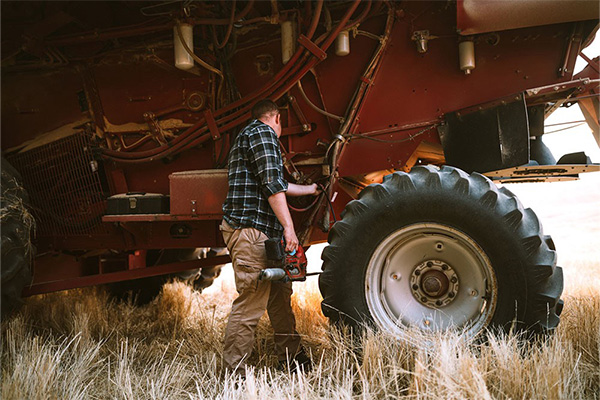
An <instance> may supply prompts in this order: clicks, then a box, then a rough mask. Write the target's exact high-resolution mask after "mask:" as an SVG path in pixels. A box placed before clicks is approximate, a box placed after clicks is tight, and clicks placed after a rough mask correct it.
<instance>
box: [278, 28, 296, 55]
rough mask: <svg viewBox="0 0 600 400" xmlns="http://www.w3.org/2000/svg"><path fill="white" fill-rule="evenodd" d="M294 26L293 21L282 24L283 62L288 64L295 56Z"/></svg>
mask: <svg viewBox="0 0 600 400" xmlns="http://www.w3.org/2000/svg"><path fill="white" fill-rule="evenodd" d="M294 50H295V49H294V24H293V23H292V21H283V22H282V23H281V61H282V62H283V63H284V64H287V62H288V61H290V58H292V55H293V54H294Z"/></svg>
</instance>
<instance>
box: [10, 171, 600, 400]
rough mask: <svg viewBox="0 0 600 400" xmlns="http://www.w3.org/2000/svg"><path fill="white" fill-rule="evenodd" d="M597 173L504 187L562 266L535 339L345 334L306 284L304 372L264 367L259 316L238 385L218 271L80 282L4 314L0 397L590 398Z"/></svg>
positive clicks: (596, 364)
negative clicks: (193, 285) (207, 275)
mask: <svg viewBox="0 0 600 400" xmlns="http://www.w3.org/2000/svg"><path fill="white" fill-rule="evenodd" d="M599 183H600V180H599V179H598V177H590V179H589V180H588V179H585V180H583V181H582V182H574V183H561V184H550V185H536V186H533V188H532V189H530V188H529V187H528V186H527V185H522V186H521V187H518V186H511V187H510V189H511V190H513V191H514V192H515V193H517V194H518V195H519V197H520V198H521V199H522V200H523V202H524V203H525V205H526V206H531V207H532V208H534V209H535V210H536V211H537V212H538V215H540V218H541V220H542V221H543V223H544V227H545V231H546V232H547V233H551V234H552V235H553V237H554V239H555V242H556V245H557V248H558V251H559V264H560V265H561V266H563V268H564V269H565V292H564V295H563V298H564V300H565V309H564V312H563V314H562V322H561V324H560V325H559V328H558V330H557V332H556V334H555V335H553V336H552V337H550V338H548V339H547V340H544V341H539V342H533V343H531V342H527V341H524V340H520V338H519V337H518V336H515V335H512V334H507V335H505V336H494V337H491V338H490V339H489V341H488V342H487V343H485V344H480V343H473V342H469V341H467V340H466V338H465V337H464V336H463V335H461V334H459V333H455V334H446V335H439V336H437V337H425V336H424V335H423V334H420V333H418V332H412V333H411V334H409V335H407V337H406V338H405V339H403V340H400V341H398V340H396V339H395V338H393V337H390V336H387V335H385V334H382V333H376V332H367V333H366V334H365V335H364V336H363V337H361V338H359V340H352V339H351V338H350V337H349V335H348V334H347V333H344V332H339V331H337V330H335V329H332V328H331V327H330V326H329V325H328V322H327V320H326V319H325V318H324V317H323V316H322V314H321V312H320V300H321V298H320V295H319V292H318V289H317V288H316V282H315V281H314V280H313V281H309V283H307V284H304V285H297V286H296V294H295V296H294V307H295V310H296V316H297V320H298V330H299V332H300V333H301V334H302V335H303V337H304V341H305V344H306V346H307V348H308V349H309V350H310V352H311V354H312V357H313V359H314V361H315V367H314V369H313V371H312V372H309V373H306V374H300V375H296V374H294V375H289V374H287V373H283V372H279V371H277V370H276V369H275V368H274V366H275V364H276V360H275V359H274V357H273V349H272V340H271V333H270V332H271V331H270V327H269V323H268V319H267V317H266V316H265V317H264V318H263V320H262V321H261V324H260V326H259V334H258V337H257V341H256V346H255V349H256V352H255V354H254V355H253V357H252V360H251V362H252V364H253V365H256V367H255V368H252V369H251V370H250V371H249V374H248V379H247V381H246V382H245V383H243V384H240V382H239V381H237V380H236V379H234V378H233V377H232V376H231V375H228V374H227V373H226V372H225V371H223V370H222V368H221V351H222V339H223V333H224V328H225V323H226V320H227V313H228V312H229V307H230V303H231V301H232V299H233V297H234V295H235V291H234V290H233V285H232V283H231V282H230V281H228V280H218V281H217V282H216V285H217V288H216V289H218V290H214V289H211V290H209V291H206V292H205V293H202V294H201V293H198V292H193V291H192V290H191V289H190V288H189V287H187V286H185V285H183V284H180V283H173V284H168V285H166V286H165V287H164V289H163V292H162V294H161V296H160V297H159V298H157V299H156V300H155V301H154V302H153V303H151V304H150V305H148V306H145V307H140V308H136V307H134V306H132V305H130V304H124V303H116V302H113V301H110V300H109V298H108V296H107V294H106V293H105V292H104V291H102V290H100V289H94V288H89V289H80V290H72V291H69V292H64V293H55V294H49V295H42V296H37V297H34V298H30V299H28V300H27V304H26V306H25V308H24V309H23V310H22V311H21V312H20V313H19V314H17V315H16V316H15V317H14V318H12V319H11V320H9V321H7V322H6V323H4V324H3V326H2V356H1V357H2V398H3V399H49V398H56V399H109V398H110V399H113V398H114V399H237V398H249V399H275V398H302V399H316V398H335V399H338V398H344V399H354V398H357V399H358V398H360V399H363V398H364V399H369V398H377V399H380V398H407V399H464V398H476V399H505V398H512V399H516V398H518V399H598V398H600V389H599V388H600V350H599V343H600V290H599V289H598V287H600V248H599V247H598V243H600V214H599V213H600V211H599V210H600V208H599V207H598V204H599V202H600V193H599V191H600V184H599ZM561 185H562V186H561ZM528 191H531V192H532V193H530V194H528V193H527V192H528ZM540 191H542V193H540ZM545 191H547V192H545ZM533 192H535V193H533ZM534 194H535V196H534ZM572 199H577V203H573V201H572ZM357 345H358V346H359V347H360V348H361V349H362V350H361V351H358V352H357V351H355V350H357V347H356V346H357Z"/></svg>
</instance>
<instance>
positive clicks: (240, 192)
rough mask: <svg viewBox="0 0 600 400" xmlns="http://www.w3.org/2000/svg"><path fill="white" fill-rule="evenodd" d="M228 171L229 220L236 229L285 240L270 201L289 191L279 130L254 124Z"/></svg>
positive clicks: (246, 131) (236, 148)
mask: <svg viewBox="0 0 600 400" xmlns="http://www.w3.org/2000/svg"><path fill="white" fill-rule="evenodd" d="M228 170H229V171H228V181H229V191H228V193H227V198H226V199H225V203H223V214H224V216H223V218H224V219H225V221H227V223H228V224H229V225H231V227H232V228H234V229H241V228H255V229H258V230H259V231H261V232H264V233H265V234H266V235H267V236H268V237H270V238H275V237H282V236H283V226H281V223H280V222H279V220H278V219H277V216H276V215H275V212H273V209H272V208H271V206H270V205H269V202H268V200H267V199H268V198H269V197H270V196H272V195H274V194H276V193H279V192H285V191H287V189H288V183H287V181H286V180H285V179H284V178H283V161H282V158H281V150H280V148H279V141H278V140H277V135H276V134H275V131H273V129H272V128H271V127H270V126H268V125H267V124H265V123H263V122H261V121H259V120H256V119H255V120H253V121H252V122H250V124H249V125H248V126H246V127H245V128H244V129H243V130H242V131H241V132H240V133H239V135H238V136H237V138H236V139H235V142H234V144H233V146H232V148H231V152H230V153H229V164H228Z"/></svg>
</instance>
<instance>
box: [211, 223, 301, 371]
mask: <svg viewBox="0 0 600 400" xmlns="http://www.w3.org/2000/svg"><path fill="white" fill-rule="evenodd" d="M220 229H221V231H222V233H223V239H224V240H225V244H226V245H227V248H228V249H229V254H230V256H231V260H232V263H233V271H234V274H235V287H236V290H237V292H238V293H239V296H238V297H237V298H236V299H235V300H234V301H233V305H232V307H231V314H230V315H229V322H228V323H227V328H226V330H225V346H224V349H223V361H224V363H225V367H227V368H229V369H230V370H232V371H233V370H236V369H237V370H238V371H243V366H244V364H245V363H246V360H247V359H248V357H249V356H250V353H251V352H252V348H253V346H254V333H255V331H256V326H257V325H258V321H259V320H260V318H261V317H262V315H263V314H264V313H265V309H266V310H267V313H268V314H269V319H270V320H271V326H272V327H273V331H274V332H275V351H276V353H277V357H278V359H279V361H284V360H286V358H290V359H291V358H293V357H294V356H295V355H296V353H297V352H298V350H299V349H300V336H299V335H298V333H297V332H296V320H295V319H294V314H293V312H292V305H291V295H292V283H291V282H288V283H283V282H276V281H259V280H258V276H259V274H260V271H261V270H263V269H265V268H267V255H266V251H265V246H264V242H265V240H267V239H268V238H267V235H265V234H264V233H262V232H260V231H259V230H257V229H254V228H243V229H233V228H231V227H230V226H229V224H227V222H225V221H223V222H222V224H221V227H220Z"/></svg>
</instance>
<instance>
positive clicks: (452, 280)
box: [450, 276, 458, 283]
mask: <svg viewBox="0 0 600 400" xmlns="http://www.w3.org/2000/svg"><path fill="white" fill-rule="evenodd" d="M450 282H452V283H456V282H458V278H457V277H456V276H453V277H452V278H450Z"/></svg>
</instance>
